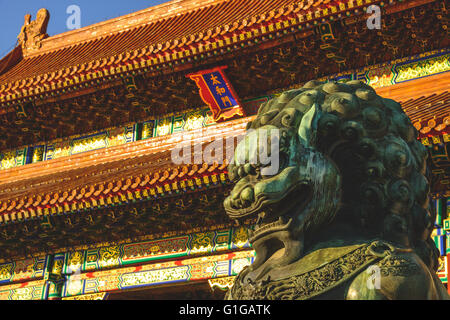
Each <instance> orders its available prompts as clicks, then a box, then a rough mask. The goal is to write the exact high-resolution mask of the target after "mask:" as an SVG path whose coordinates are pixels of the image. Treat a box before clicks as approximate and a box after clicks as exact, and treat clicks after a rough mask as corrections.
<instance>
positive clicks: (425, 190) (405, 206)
mask: <svg viewBox="0 0 450 320" xmlns="http://www.w3.org/2000/svg"><path fill="white" fill-rule="evenodd" d="M313 107H316V108H318V109H319V111H318V114H317V115H316V116H315V118H314V119H312V120H311V123H310V126H309V127H308V130H307V131H306V132H303V134H306V135H308V139H309V140H310V144H311V147H312V148H314V149H316V150H318V151H320V152H321V153H322V154H323V155H325V156H326V157H328V158H329V159H330V160H331V161H332V162H334V164H335V165H336V166H337V168H338V169H339V171H340V175H341V179H342V194H341V200H340V206H339V209H338V210H337V212H335V216H334V220H333V222H330V219H329V218H330V217H331V216H328V217H327V219H320V217H319V220H320V221H316V222H315V223H314V222H313V224H314V225H311V226H309V228H308V229H309V230H310V231H309V232H312V230H317V227H319V226H321V225H323V224H324V223H325V224H331V223H333V224H337V223H340V224H345V225H347V226H351V227H352V228H354V230H358V231H359V232H361V233H363V234H365V235H367V236H371V237H379V238H382V239H385V240H387V241H390V242H392V243H394V244H397V245H399V246H403V247H410V248H413V249H414V250H415V252H416V253H417V254H418V255H419V257H420V258H421V259H422V260H423V261H424V263H425V264H427V265H428V267H430V269H432V270H436V269H437V266H438V262H437V259H438V256H439V253H438V250H437V249H436V247H435V245H434V242H433V241H432V240H431V237H430V236H431V232H432V230H433V224H434V223H433V222H434V219H435V217H434V216H433V214H432V213H431V212H433V211H432V210H430V202H429V197H428V194H429V183H428V173H427V165H426V160H427V152H426V149H425V147H424V146H423V145H422V144H421V143H420V142H419V141H418V140H417V131H416V129H415V128H414V127H413V125H412V124H411V121H410V120H409V118H408V117H407V116H406V114H405V113H404V111H403V110H402V108H401V105H400V104H399V103H397V102H395V101H394V100H391V99H385V98H382V97H380V96H379V95H377V94H376V92H375V90H374V89H373V88H371V87H370V86H368V85H366V84H364V83H362V82H360V81H349V82H346V83H336V82H329V83H322V82H318V81H310V82H308V83H306V84H305V85H304V86H303V87H302V88H300V89H295V90H291V91H287V92H284V93H283V94H281V95H280V96H278V97H277V98H275V99H273V100H271V101H269V102H267V103H265V104H263V105H262V106H261V108H260V110H259V112H258V116H257V118H256V119H255V120H254V121H253V122H252V123H250V124H249V126H248V128H252V129H256V128H258V127H261V126H264V125H267V124H271V125H275V126H284V127H286V126H291V127H294V128H295V129H297V130H298V131H299V134H300V132H301V131H302V130H303V131H304V128H302V123H303V120H302V118H303V119H304V118H305V117H307V114H308V112H309V111H310V110H311V108H313ZM293 109H295V110H296V112H300V113H301V114H303V116H302V117H300V120H298V121H295V122H293V123H290V122H289V121H290V119H296V117H293V116H291V117H290V114H289V112H287V110H293ZM297 118H298V117H297Z"/></svg>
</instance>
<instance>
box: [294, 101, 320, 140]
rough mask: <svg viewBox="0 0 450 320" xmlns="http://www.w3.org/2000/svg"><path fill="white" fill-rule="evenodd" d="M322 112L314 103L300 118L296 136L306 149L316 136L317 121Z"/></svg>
mask: <svg viewBox="0 0 450 320" xmlns="http://www.w3.org/2000/svg"><path fill="white" fill-rule="evenodd" d="M321 114H322V110H321V108H320V106H319V104H317V103H314V104H313V105H312V107H311V108H310V109H309V111H308V112H307V113H305V115H304V116H303V118H302V121H301V122H300V126H299V128H298V136H299V138H300V141H301V142H302V144H303V145H304V146H306V147H309V146H310V145H311V142H312V140H313V139H314V137H315V136H316V131H317V123H318V121H319V118H320V115H321Z"/></svg>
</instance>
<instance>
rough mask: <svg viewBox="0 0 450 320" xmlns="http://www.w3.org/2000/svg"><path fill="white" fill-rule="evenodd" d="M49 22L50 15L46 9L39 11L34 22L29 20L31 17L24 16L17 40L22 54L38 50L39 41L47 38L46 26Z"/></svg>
mask: <svg viewBox="0 0 450 320" xmlns="http://www.w3.org/2000/svg"><path fill="white" fill-rule="evenodd" d="M49 20H50V13H49V12H48V10H47V9H44V8H42V9H39V11H38V12H37V15H36V20H33V21H32V20H31V15H30V14H26V15H25V21H24V24H23V26H22V29H21V30H20V34H19V35H18V37H17V39H18V42H19V45H20V46H21V47H22V50H23V52H24V53H27V52H29V51H35V50H38V49H39V48H40V47H41V41H42V40H43V39H45V38H48V34H47V26H48V21H49Z"/></svg>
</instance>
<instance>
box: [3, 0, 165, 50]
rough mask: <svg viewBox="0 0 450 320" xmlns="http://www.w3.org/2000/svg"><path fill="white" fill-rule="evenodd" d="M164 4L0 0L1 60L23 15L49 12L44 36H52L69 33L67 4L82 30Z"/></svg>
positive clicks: (129, 0)
mask: <svg viewBox="0 0 450 320" xmlns="http://www.w3.org/2000/svg"><path fill="white" fill-rule="evenodd" d="M164 2H167V0H12V1H11V0H0V30H1V31H0V58H2V57H3V56H5V55H6V54H7V53H8V52H9V51H11V50H12V48H13V47H14V46H15V43H16V40H17V36H18V34H19V32H20V29H21V27H22V25H23V21H24V16H25V14H27V13H30V14H31V15H32V20H34V19H35V18H36V13H37V11H38V10H39V9H40V8H46V9H47V10H49V12H50V22H49V24H48V29H47V33H48V34H49V35H50V36H52V35H55V34H59V33H63V32H66V31H69V30H68V29H67V25H66V21H67V19H68V18H69V16H70V15H69V14H67V13H66V11H67V8H68V7H69V6H70V5H77V6H79V7H80V9H81V27H85V26H88V25H91V24H94V23H97V22H101V21H104V20H108V19H112V18H116V17H119V16H122V15H125V14H128V13H132V12H135V11H139V10H142V9H145V8H148V7H151V6H154V5H157V4H160V3H164Z"/></svg>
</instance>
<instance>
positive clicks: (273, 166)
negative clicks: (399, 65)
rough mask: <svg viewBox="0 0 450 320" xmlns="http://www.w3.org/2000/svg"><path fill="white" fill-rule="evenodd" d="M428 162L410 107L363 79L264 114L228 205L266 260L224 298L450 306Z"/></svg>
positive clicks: (241, 155)
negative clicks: (444, 302)
mask: <svg viewBox="0 0 450 320" xmlns="http://www.w3.org/2000/svg"><path fill="white" fill-rule="evenodd" d="M267 159H269V160H270V161H268V160H267ZM426 159H427V152H426V149H425V147H424V146H423V145H422V144H421V143H420V142H419V141H418V140H417V131H416V130H415V128H414V127H413V126H412V124H411V122H410V120H409V118H408V117H407V116H406V115H405V113H404V112H403V110H402V108H401V106H400V104H399V103H397V102H395V101H393V100H390V99H384V98H382V97H380V96H378V95H377V94H376V92H375V90H374V89H373V88H372V87H370V86H368V85H366V84H365V83H363V82H360V81H349V82H346V83H339V82H328V83H323V82H318V81H310V82H308V83H306V84H305V85H304V86H303V87H302V88H300V89H295V90H290V91H286V92H284V93H282V94H281V95H280V96H278V97H276V98H274V99H272V100H270V101H268V102H267V103H264V104H263V105H261V107H260V109H259V111H258V114H257V117H256V118H255V119H254V121H252V122H250V123H249V124H248V126H247V134H246V135H245V137H244V138H243V139H242V140H241V141H240V142H239V144H238V146H237V148H236V150H235V153H234V158H233V160H232V161H231V163H230V165H229V167H228V171H229V176H230V179H231V180H232V181H234V182H235V185H234V188H233V189H232V191H231V193H230V195H229V196H228V197H227V198H226V199H225V201H224V207H225V210H226V212H227V214H228V216H229V217H230V218H232V219H235V220H238V221H241V220H245V219H249V218H254V219H255V220H254V221H256V224H255V225H254V227H252V228H250V229H249V237H250V242H251V244H252V246H253V248H254V249H255V251H256V258H255V261H254V262H253V264H251V265H250V266H248V267H246V268H244V270H242V272H241V273H240V274H239V275H238V277H237V278H236V280H235V283H234V285H233V287H232V289H231V290H229V292H228V293H227V296H226V298H227V299H299V300H305V299H447V298H448V295H447V292H446V289H445V287H444V286H443V284H442V283H441V282H440V280H439V278H438V277H437V275H436V270H437V267H438V257H439V252H438V250H437V248H436V246H435V244H434V242H433V241H432V239H431V238H430V235H431V232H432V230H433V225H434V220H435V217H434V216H433V214H432V213H431V212H434V211H433V210H431V207H430V206H431V204H430V202H429V183H428V178H427V176H428V170H427V164H426Z"/></svg>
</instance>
